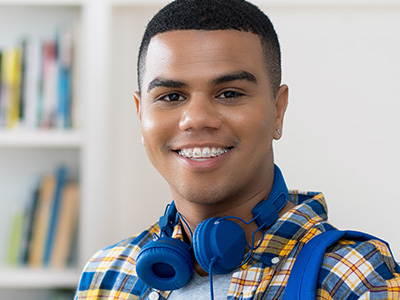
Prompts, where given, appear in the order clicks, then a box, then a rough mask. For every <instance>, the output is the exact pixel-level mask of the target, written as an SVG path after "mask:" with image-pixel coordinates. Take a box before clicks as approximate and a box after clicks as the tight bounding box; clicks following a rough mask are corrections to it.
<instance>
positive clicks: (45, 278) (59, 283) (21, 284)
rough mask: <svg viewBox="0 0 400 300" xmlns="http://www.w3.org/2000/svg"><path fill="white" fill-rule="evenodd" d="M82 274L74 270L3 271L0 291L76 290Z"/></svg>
mask: <svg viewBox="0 0 400 300" xmlns="http://www.w3.org/2000/svg"><path fill="white" fill-rule="evenodd" d="M80 273H81V271H80V270H74V269H66V270H64V269H63V270H51V269H48V270H47V269H29V268H17V269H14V268H10V269H2V270H1V271H0V289H53V288H54V289H56V288H61V289H64V288H65V289H75V288H76V286H77V285H78V282H79V277H80Z"/></svg>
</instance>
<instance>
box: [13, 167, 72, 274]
mask: <svg viewBox="0 0 400 300" xmlns="http://www.w3.org/2000/svg"><path fill="white" fill-rule="evenodd" d="M67 178H68V172H67V168H66V167H65V166H59V167H58V168H57V170H56V171H55V172H54V173H49V174H45V175H43V176H42V177H41V178H40V183H39V184H38V185H37V186H36V187H35V188H34V189H33V190H32V194H31V198H30V200H29V203H28V204H27V205H26V207H25V208H24V209H18V210H15V213H14V216H13V218H12V224H11V225H10V236H9V244H8V247H7V257H6V262H7V263H8V264H9V265H11V266H29V267H34V268H38V267H50V268H64V267H66V266H68V263H69V258H70V256H71V251H72V249H73V244H74V239H75V235H76V228H77V221H78V213H79V185H78V183H76V182H73V181H69V180H67Z"/></svg>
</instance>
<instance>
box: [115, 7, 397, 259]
mask: <svg viewBox="0 0 400 300" xmlns="http://www.w3.org/2000/svg"><path fill="white" fill-rule="evenodd" d="M260 2H261V1H258V3H260ZM329 2H331V3H334V1H329ZM357 2H359V1H355V2H354V1H353V5H345V4H342V5H334V4H319V6H318V5H317V6H315V5H311V4H310V5H302V4H301V3H302V2H301V1H299V2H298V3H299V4H298V5H296V7H293V6H290V5H279V4H270V5H267V4H265V5H262V8H263V9H264V10H265V11H266V12H267V14H268V15H269V16H270V17H271V19H272V21H273V23H274V24H275V28H276V30H277V32H278V35H279V37H280V42H281V47H282V62H283V82H284V83H287V84H288V85H289V87H290V104H289V108H288V112H287V115H286V119H285V127H284V135H283V139H282V140H281V141H279V142H277V143H276V144H275V153H276V162H277V163H278V164H279V165H280V166H281V168H282V170H283V172H284V174H285V177H286V179H287V182H288V185H289V187H290V188H296V189H301V190H317V191H322V192H324V194H325V195H326V198H327V202H328V207H329V214H330V220H331V221H332V223H333V224H334V225H336V226H337V227H340V228H342V229H359V230H364V231H367V232H370V233H372V234H375V235H378V236H380V237H382V238H384V239H387V240H388V241H390V243H391V245H392V249H393V251H394V253H395V255H396V256H397V259H398V260H400V235H399V234H397V231H398V228H400V225H399V221H398V218H397V216H398V215H399V212H400V196H399V195H398V194H397V193H396V189H397V187H398V184H397V182H398V180H399V179H400V178H399V177H400V176H399V175H398V170H399V169H400V159H399V157H398V153H400V138H399V134H398V130H399V129H400V119H399V118H398V116H397V115H398V111H400V101H399V96H398V94H397V88H398V85H399V81H400V55H399V53H400V39H399V37H400V6H399V5H384V4H375V5H374V4H368V5H363V4H362V3H358V4H357ZM261 3H262V2H261ZM265 3H268V2H265ZM308 3H310V2H308ZM157 9H158V7H154V8H143V9H131V8H126V7H120V8H117V9H114V10H113V22H112V24H113V28H112V39H113V43H112V44H113V45H118V46H116V47H112V53H113V59H112V67H111V73H110V83H111V90H110V96H109V98H110V117H111V118H112V120H113V121H112V124H113V128H112V139H111V140H110V148H111V153H112V158H111V162H110V163H111V174H110V176H109V177H110V195H112V199H111V201H113V204H115V211H114V212H113V213H114V214H115V216H118V217H116V218H115V223H114V224H113V226H115V228H114V230H115V231H116V234H115V236H114V237H113V238H115V239H114V240H115V241H117V240H118V239H120V238H123V237H126V236H129V235H131V234H134V233H136V232H137V231H139V230H141V229H143V228H144V227H147V226H148V225H150V224H151V223H152V222H153V221H156V220H157V219H158V216H159V215H160V214H162V213H163V211H164V206H165V204H166V203H168V202H169V201H170V200H171V196H170V194H169V190H168V187H167V185H166V184H165V182H164V181H163V179H162V178H161V177H160V176H159V175H158V174H157V172H156V171H155V170H154V169H153V168H152V167H151V165H150V163H149V162H148V161H147V158H146V156H145V153H144V150H143V148H142V146H141V143H140V132H139V123H138V120H137V117H136V112H135V106H134V102H133V97H132V93H133V91H134V90H135V89H136V75H135V73H136V56H137V48H138V44H139V41H140V39H141V35H142V32H143V30H144V25H145V23H146V21H147V20H148V19H149V18H150V17H151V16H152V15H153V14H154V13H155V12H156V11H157Z"/></svg>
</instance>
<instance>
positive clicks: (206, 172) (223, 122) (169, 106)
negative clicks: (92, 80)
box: [135, 30, 287, 207]
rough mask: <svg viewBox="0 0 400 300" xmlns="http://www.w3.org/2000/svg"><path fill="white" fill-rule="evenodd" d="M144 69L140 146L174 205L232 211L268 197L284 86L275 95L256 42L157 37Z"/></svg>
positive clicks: (245, 37)
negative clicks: (218, 207) (160, 177)
mask: <svg viewBox="0 0 400 300" xmlns="http://www.w3.org/2000/svg"><path fill="white" fill-rule="evenodd" d="M145 66H146V70H145V73H144V76H143V81H142V87H143V88H142V92H141V95H139V94H138V93H135V100H136V104H137V107H138V114H139V118H140V122H141V130H142V137H143V144H144V146H145V148H146V152H147V155H148V157H149V158H150V160H151V162H152V163H153V165H154V166H155V168H156V169H157V170H158V171H159V172H160V173H161V175H162V176H163V177H164V178H165V179H166V180H167V182H168V183H169V186H170V189H171V192H172V196H173V197H174V200H175V202H176V203H177V205H179V204H180V203H181V204H182V203H184V202H187V203H193V204H213V205H219V206H226V207H229V206H235V205H239V204H240V203H243V202H245V201H247V200H248V199H250V198H253V197H255V196H256V195H258V194H260V195H261V196H262V197H265V196H266V193H268V192H269V190H268V189H270V188H271V186H272V180H273V151H272V140H273V139H274V138H275V139H278V138H280V134H278V133H277V131H276V129H277V128H278V129H279V130H282V121H283V115H284V112H285V109H286V106H287V87H286V86H282V87H281V88H280V90H279V91H278V93H277V95H276V97H274V95H273V93H272V91H271V87H270V81H269V78H268V74H267V71H266V68H265V64H264V58H263V53H262V47H261V42H260V40H259V38H258V36H257V35H254V34H252V33H247V32H240V31H236V30H218V31H196V30H185V31H171V32H166V33H162V34H158V35H156V36H155V37H153V38H152V40H151V41H150V44H149V48H148V53H147V57H146V61H145ZM260 200H262V198H261V199H258V201H260Z"/></svg>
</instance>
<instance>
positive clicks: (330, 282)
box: [75, 191, 400, 300]
mask: <svg viewBox="0 0 400 300" xmlns="http://www.w3.org/2000/svg"><path fill="white" fill-rule="evenodd" d="M289 201H291V202H292V203H293V204H295V205H296V207H295V208H293V209H292V210H291V211H289V212H287V213H285V214H284V215H283V216H282V217H281V218H280V219H279V220H278V221H277V222H276V223H275V224H274V225H273V226H272V227H271V228H269V229H268V231H267V232H266V234H265V236H264V238H263V241H262V243H261V246H260V247H258V248H257V249H256V251H255V252H254V253H253V255H252V258H251V259H250V260H249V261H248V262H247V263H246V264H245V265H243V266H242V267H240V269H238V270H237V271H236V272H234V273H233V276H232V280H231V284H230V288H229V292H228V295H227V299H228V300H233V299H241V300H250V299H252V300H253V299H283V295H284V292H285V287H286V284H287V281H288V277H289V274H290V270H291V268H292V266H293V263H294V261H295V259H296V257H297V255H298V253H299V251H300V250H301V248H302V247H303V246H304V244H305V243H306V242H307V241H309V240H310V239H311V238H313V237H314V236H315V235H317V234H319V233H321V232H323V231H326V230H331V229H334V228H333V227H332V225H330V224H329V223H328V222H327V208H326V203H325V200H324V196H323V195H322V194H320V193H313V192H298V191H292V192H291V193H290V196H289ZM181 230H182V229H181V227H180V226H179V225H177V226H176V227H175V230H174V234H173V236H174V237H175V238H180V239H182V231H181ZM158 232H159V227H158V225H157V224H156V225H154V226H152V227H150V228H149V229H148V230H146V231H144V232H143V233H142V234H140V235H138V236H136V237H133V238H129V239H127V240H124V241H122V242H120V243H118V244H116V245H114V246H111V247H108V248H105V249H103V250H101V251H99V252H98V253H97V254H96V255H95V256H94V257H93V258H92V259H91V260H90V261H89V262H88V264H87V265H86V267H85V270H84V272H83V274H82V277H81V281H80V284H79V287H78V290H77V293H76V296H75V300H78V299H79V300H83V299H114V300H117V299H118V300H119V299H129V300H138V299H149V300H155V299H167V298H168V295H169V294H170V292H169V291H156V290H153V289H151V288H150V287H147V286H146V285H144V283H142V282H141V281H140V280H139V279H138V277H137V275H136V271H135V259H136V257H137V255H138V254H139V251H140V249H141V247H142V246H143V245H145V244H146V243H148V242H149V241H151V240H152V235H153V233H158ZM399 273H400V267H399V266H398V265H397V264H396V263H395V261H394V260H393V258H392V255H391V252H390V250H389V249H388V248H387V247H386V246H385V245H384V244H383V243H382V242H380V241H377V240H371V241H367V242H354V241H350V240H341V241H339V242H338V243H336V244H335V245H334V246H332V247H330V248H329V249H328V251H327V253H326V255H325V258H324V261H323V264H322V267H321V270H320V273H319V277H318V283H317V294H316V299H323V300H329V299H341V300H343V299H349V300H350V299H400V274H399Z"/></svg>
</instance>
